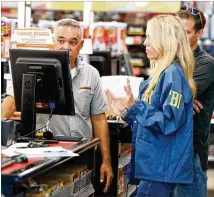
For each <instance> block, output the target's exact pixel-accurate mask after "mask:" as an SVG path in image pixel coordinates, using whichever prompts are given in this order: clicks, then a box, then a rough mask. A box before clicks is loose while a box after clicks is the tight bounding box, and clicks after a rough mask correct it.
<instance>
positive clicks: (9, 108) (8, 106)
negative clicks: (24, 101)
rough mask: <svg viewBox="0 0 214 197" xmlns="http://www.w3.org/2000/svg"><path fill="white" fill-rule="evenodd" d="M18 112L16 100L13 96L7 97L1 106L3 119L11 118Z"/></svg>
mask: <svg viewBox="0 0 214 197" xmlns="http://www.w3.org/2000/svg"><path fill="white" fill-rule="evenodd" d="M15 111H16V105H15V99H14V97H12V96H7V97H6V98H5V99H4V100H3V102H2V104H1V117H2V118H10V117H11V116H12V115H13V113H14V112H15Z"/></svg>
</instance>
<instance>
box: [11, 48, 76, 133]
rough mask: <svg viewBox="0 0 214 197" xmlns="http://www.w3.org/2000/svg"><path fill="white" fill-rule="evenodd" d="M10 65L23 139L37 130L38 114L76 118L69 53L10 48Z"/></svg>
mask: <svg viewBox="0 0 214 197" xmlns="http://www.w3.org/2000/svg"><path fill="white" fill-rule="evenodd" d="M10 63H11V73H12V81H13V87H14V96H15V103H16V110H17V111H21V125H20V135H21V136H24V135H27V134H29V133H31V132H32V131H34V130H35V124H36V123H35V122H36V113H45V114H50V113H51V112H53V114H58V115H75V108H74V98H73V91H72V80H71V75H70V69H69V52H68V51H53V50H27V49H10ZM51 106H52V109H53V106H54V110H53V111H52V110H51V109H50V108H51Z"/></svg>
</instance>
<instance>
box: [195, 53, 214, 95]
mask: <svg viewBox="0 0 214 197" xmlns="http://www.w3.org/2000/svg"><path fill="white" fill-rule="evenodd" d="M204 58H205V57H204ZM193 77H194V80H195V82H196V86H197V97H199V96H200V95H201V94H203V93H204V91H206V89H207V88H208V87H209V86H210V84H211V83H212V82H213V81H214V63H213V62H210V61H203V62H202V61H200V65H198V66H196V68H195V71H194V74H193Z"/></svg>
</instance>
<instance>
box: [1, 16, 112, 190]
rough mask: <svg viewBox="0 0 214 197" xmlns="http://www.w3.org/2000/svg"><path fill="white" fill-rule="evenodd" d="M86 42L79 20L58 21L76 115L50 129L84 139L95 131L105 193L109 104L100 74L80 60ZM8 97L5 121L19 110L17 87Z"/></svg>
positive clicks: (57, 41)
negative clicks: (69, 74) (69, 72)
mask: <svg viewBox="0 0 214 197" xmlns="http://www.w3.org/2000/svg"><path fill="white" fill-rule="evenodd" d="M83 42H84V40H83V31H82V28H81V26H80V25H79V23H78V22H77V21H75V20H73V19H63V20H60V21H58V22H57V24H56V27H55V29H54V49H55V50H69V57H70V70H71V76H72V83H73V84H72V85H73V93H74V103H75V112H76V114H75V116H63V115H53V116H52V118H51V121H50V124H49V127H50V129H51V130H52V131H53V133H54V135H65V136H66V135H67V136H70V135H71V133H77V134H79V135H81V136H84V137H92V131H93V134H94V137H98V138H100V150H101V154H102V165H101V168H100V181H101V182H103V181H104V177H105V176H106V185H105V188H104V192H107V190H108V188H109V186H110V184H111V181H112V178H113V173H112V168H111V159H110V147H109V133H108V132H109V131H108V123H107V120H106V116H105V112H106V111H107V104H106V101H105V95H104V92H103V90H102V87H101V82H100V76H99V73H98V71H97V70H96V69H95V68H94V67H92V66H91V65H89V64H87V63H84V62H81V61H79V60H78V58H77V57H78V54H79V51H80V49H81V48H82V46H83ZM7 94H8V96H7V97H6V98H5V99H4V101H3V103H2V114H1V116H2V117H3V118H10V117H11V116H12V115H13V113H14V112H15V110H16V107H15V100H14V93H13V88H11V91H10V92H7ZM47 120H48V115H47V114H38V115H37V123H39V124H41V125H43V126H44V125H45V124H46V122H47ZM37 126H38V125H37ZM38 128H39V127H38ZM92 128H93V129H92Z"/></svg>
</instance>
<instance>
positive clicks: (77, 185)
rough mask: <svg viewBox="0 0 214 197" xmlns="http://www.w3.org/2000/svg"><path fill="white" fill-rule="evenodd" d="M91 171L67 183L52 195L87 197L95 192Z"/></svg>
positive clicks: (55, 196) (57, 196) (59, 196)
mask: <svg viewBox="0 0 214 197" xmlns="http://www.w3.org/2000/svg"><path fill="white" fill-rule="evenodd" d="M91 178H92V171H91V172H89V173H87V174H85V175H84V176H83V177H81V178H80V179H77V180H75V181H74V182H73V183H71V184H69V185H67V186H66V187H65V188H63V189H62V190H60V191H58V192H57V193H56V194H54V195H53V196H54V197H83V196H84V197H87V196H90V195H91V194H93V193H94V192H95V190H94V188H93V186H92V184H91V181H90V180H91Z"/></svg>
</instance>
